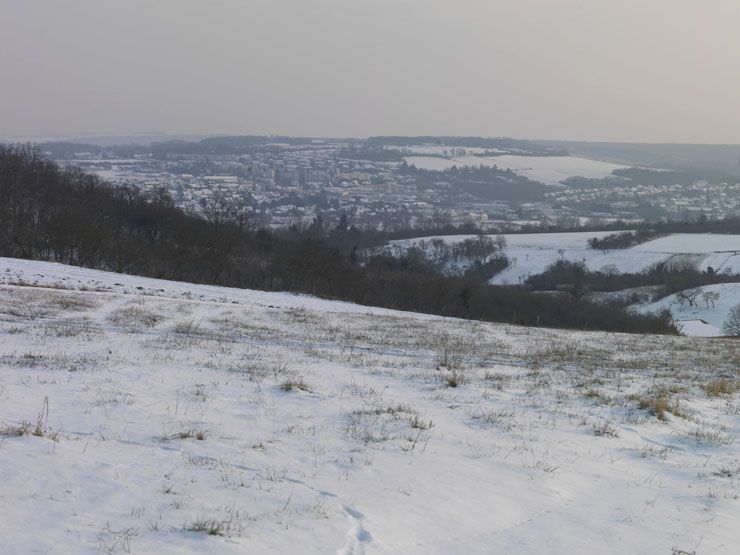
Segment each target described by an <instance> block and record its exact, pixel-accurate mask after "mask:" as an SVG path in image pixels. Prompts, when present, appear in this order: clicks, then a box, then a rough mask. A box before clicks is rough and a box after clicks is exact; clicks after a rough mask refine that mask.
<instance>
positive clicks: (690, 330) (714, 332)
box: [639, 283, 740, 337]
mask: <svg viewBox="0 0 740 555" xmlns="http://www.w3.org/2000/svg"><path fill="white" fill-rule="evenodd" d="M699 289H700V290H701V291H702V292H706V293H717V294H718V295H719V297H718V298H717V299H716V301H710V300H709V299H705V298H703V297H702V295H701V294H699V295H698V296H697V297H696V301H695V305H694V306H690V304H689V303H688V302H686V301H684V302H683V303H681V302H680V301H679V299H678V295H670V296H668V297H665V298H663V299H660V300H659V301H656V302H654V303H650V304H647V305H641V306H640V307H639V310H640V312H660V311H661V310H664V309H668V310H670V311H671V314H672V315H673V317H674V318H675V319H676V320H677V321H678V323H679V326H680V327H682V328H683V333H685V334H686V335H696V336H705V337H707V336H719V335H722V333H723V332H722V328H723V325H724V323H725V322H726V321H727V319H728V317H729V315H730V310H732V308H733V307H735V306H737V305H740V283H718V284H716V285H705V286H704V287H700V288H699Z"/></svg>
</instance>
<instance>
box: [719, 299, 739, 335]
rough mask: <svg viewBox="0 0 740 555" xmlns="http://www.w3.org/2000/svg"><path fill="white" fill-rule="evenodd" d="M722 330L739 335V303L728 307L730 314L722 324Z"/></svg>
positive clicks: (728, 333)
mask: <svg viewBox="0 0 740 555" xmlns="http://www.w3.org/2000/svg"><path fill="white" fill-rule="evenodd" d="M722 331H724V332H725V333H726V334H727V335H731V336H733V337H740V304H737V305H735V306H734V307H732V308H731V309H730V314H729V316H728V317H727V320H726V321H725V324H724V326H722Z"/></svg>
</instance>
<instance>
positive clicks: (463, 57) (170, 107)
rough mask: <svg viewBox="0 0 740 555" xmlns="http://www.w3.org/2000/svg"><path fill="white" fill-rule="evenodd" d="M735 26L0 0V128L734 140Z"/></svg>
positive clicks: (699, 10)
mask: <svg viewBox="0 0 740 555" xmlns="http://www.w3.org/2000/svg"><path fill="white" fill-rule="evenodd" d="M738 20H740V3H738V2H737V1H735V0H713V1H712V2H711V3H707V2H706V1H702V0H651V1H650V2H643V1H639V0H601V1H599V2H593V1H592V0H517V1H516V2H512V1H508V0H507V1H502V0H459V1H455V2H452V1H441V0H349V1H347V0H315V1H311V2H307V1H305V0H269V1H268V0H249V1H240V0H219V1H216V2H199V1H194V0H159V1H157V2H149V1H143V0H130V1H126V2H99V1H97V0H70V1H66V2H58V1H56V0H39V1H35V2H27V1H26V0H5V1H4V2H3V14H2V17H1V18H0V48H1V49H2V51H3V56H2V57H1V58H0V72H1V74H2V75H3V76H5V77H4V78H3V86H2V90H1V91H0V99H1V100H2V102H0V122H2V127H1V128H0V136H6V137H21V136H23V137H32V136H40V135H44V136H50V135H58V136H60V135H66V136H69V135H73V134H86V133H87V134H90V133H98V134H101V133H102V134H130V133H140V132H166V133H180V134H181V133H203V134H212V133H229V134H236V133H258V134H272V133H279V134H290V135H309V136H360V137H362V136H368V135H375V134H403V135H410V134H434V135H483V136H515V137H522V138H563V139H566V138H567V139H590V140H614V141H666V142H696V143H699V142H706V143H738V142H740V125H739V124H740V115H739V113H738V111H737V109H736V107H737V96H738V91H739V90H740V73H738V72H737V71H736V68H737V67H740V48H738V46H739V45H738V39H737V32H736V30H737V29H736V27H737V21H738ZM627 37H628V40H627ZM41 38H43V40H40V39H41ZM9 76H13V78H9Z"/></svg>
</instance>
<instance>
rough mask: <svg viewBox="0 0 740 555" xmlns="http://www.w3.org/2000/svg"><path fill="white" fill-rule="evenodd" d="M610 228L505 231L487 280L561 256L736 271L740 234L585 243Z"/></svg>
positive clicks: (607, 264)
mask: <svg viewBox="0 0 740 555" xmlns="http://www.w3.org/2000/svg"><path fill="white" fill-rule="evenodd" d="M612 233H613V232H574V233H526V234H510V235H505V237H506V244H507V247H506V249H505V251H504V252H505V253H506V255H507V256H508V258H509V261H510V266H509V267H508V268H506V269H505V270H504V271H503V272H501V273H499V274H498V275H496V276H495V277H494V278H493V279H492V280H491V283H494V284H500V285H502V284H518V283H521V282H523V281H524V280H526V279H527V277H529V276H531V275H536V274H540V273H542V272H544V271H545V269H547V267H548V266H549V265H550V264H552V263H553V262H555V261H557V260H559V259H560V258H564V259H566V260H572V261H577V262H584V263H585V264H586V266H587V267H588V268H589V269H591V270H602V269H604V268H612V269H613V271H617V272H621V273H625V272H641V271H643V270H645V269H647V268H649V267H650V266H652V265H654V264H657V263H660V262H665V261H673V262H676V263H683V262H690V263H691V264H694V265H695V266H696V267H697V268H699V269H701V270H706V269H707V268H708V267H710V266H711V267H712V268H713V269H714V270H715V271H716V272H731V273H740V235H714V234H687V233H676V234H672V235H669V236H667V237H662V238H659V239H654V240H653V241H648V242H646V243H643V244H641V245H637V246H634V247H632V248H629V249H618V250H610V251H607V252H603V251H600V250H595V249H592V248H590V247H589V246H588V240H589V239H591V238H592V237H599V238H601V237H604V236H607V235H610V234H612ZM473 237H475V236H473V235H452V236H438V237H420V238H417V239H404V240H399V241H393V242H392V245H397V246H398V247H399V248H401V249H405V248H408V247H409V246H412V245H419V244H425V245H429V246H431V244H432V241H433V240H435V239H439V240H442V241H444V242H445V243H447V244H454V243H459V242H461V241H463V240H465V239H470V238H473Z"/></svg>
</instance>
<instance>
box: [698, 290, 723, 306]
mask: <svg viewBox="0 0 740 555" xmlns="http://www.w3.org/2000/svg"><path fill="white" fill-rule="evenodd" d="M701 298H702V300H703V301H704V303H705V304H706V305H707V308H709V305H710V304H711V305H712V308H715V307H716V306H717V301H718V300H719V291H702V294H701Z"/></svg>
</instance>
